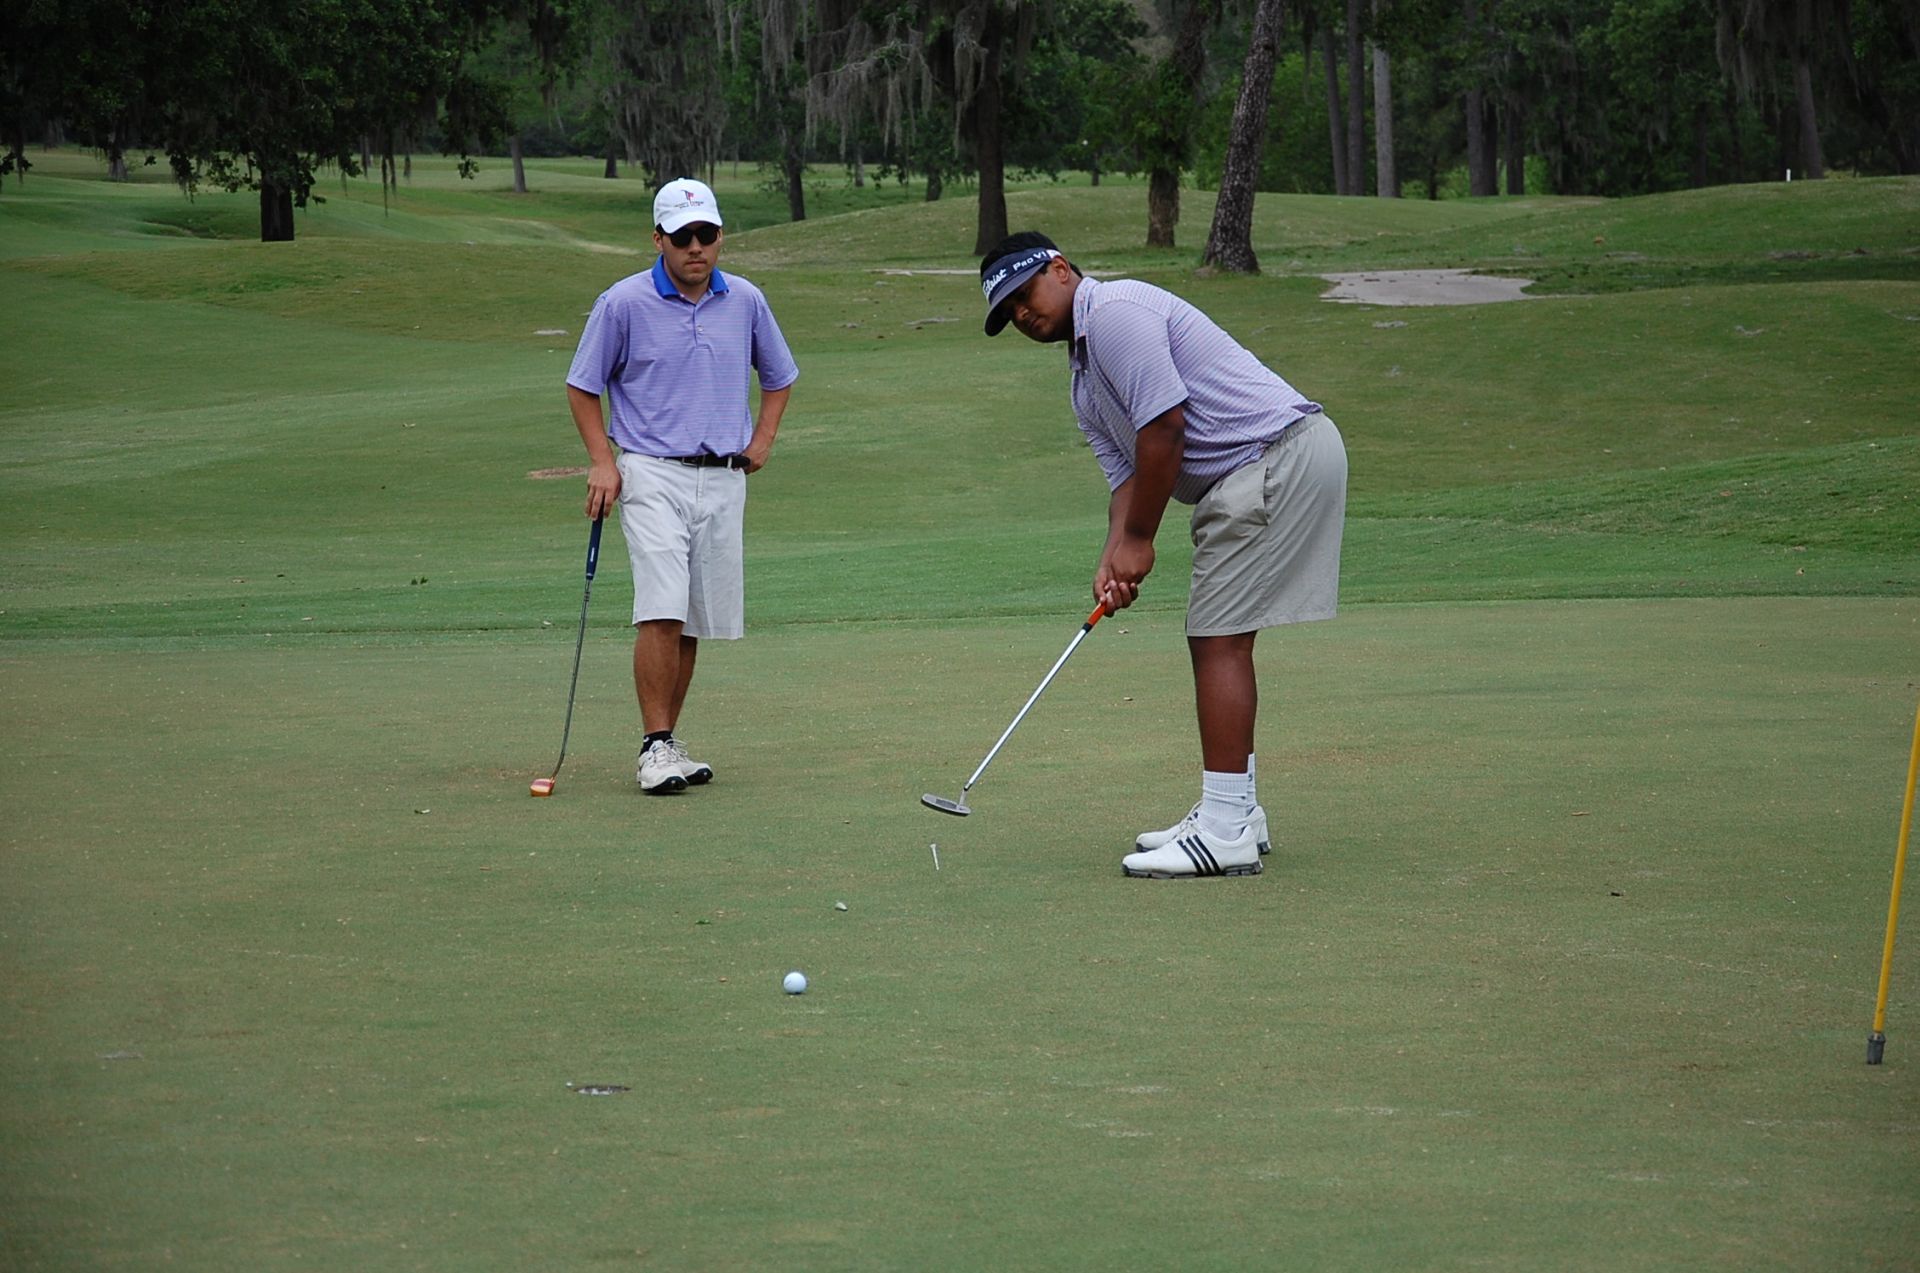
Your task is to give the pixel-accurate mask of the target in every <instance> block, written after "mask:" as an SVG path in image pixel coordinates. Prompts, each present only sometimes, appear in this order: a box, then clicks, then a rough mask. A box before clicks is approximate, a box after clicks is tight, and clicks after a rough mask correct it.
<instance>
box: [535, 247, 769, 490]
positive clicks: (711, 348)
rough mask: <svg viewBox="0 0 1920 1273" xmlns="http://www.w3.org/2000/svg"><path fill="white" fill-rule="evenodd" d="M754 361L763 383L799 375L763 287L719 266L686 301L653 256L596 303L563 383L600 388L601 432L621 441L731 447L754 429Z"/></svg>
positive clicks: (724, 451)
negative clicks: (604, 416)
mask: <svg viewBox="0 0 1920 1273" xmlns="http://www.w3.org/2000/svg"><path fill="white" fill-rule="evenodd" d="M750 370H752V371H758V372H759V373H760V389H761V391H762V392H763V393H772V392H775V391H777V390H781V389H785V388H786V387H787V386H788V385H790V384H792V383H793V382H794V381H795V380H798V379H799V378H800V368H799V367H798V366H796V365H795V363H794V361H793V354H792V352H791V351H789V350H788V348H787V341H786V338H785V337H784V336H782V335H781V334H780V325H779V324H778V323H776V322H775V321H774V320H773V310H772V309H770V308H769V307H768V305H767V298H766V296H765V295H764V294H763V293H762V292H761V291H760V289H759V288H757V287H755V286H754V285H753V284H752V283H749V282H748V281H747V280H746V279H743V278H741V277H739V276H738V275H732V276H729V275H724V274H722V273H721V272H720V271H719V270H717V269H716V270H715V271H714V272H713V281H712V283H711V285H710V286H709V287H708V290H707V294H706V295H705V296H702V297H701V298H700V300H699V301H698V302H697V303H694V302H689V301H688V300H687V298H686V297H684V296H682V295H680V292H679V290H678V289H676V288H675V287H674V285H673V280H672V279H671V278H669V277H668V276H667V267H666V261H665V260H664V259H659V260H656V261H654V263H653V268H652V269H651V270H648V271H646V272H644V273H640V274H634V275H631V276H629V277H627V278H623V279H621V280H620V281H619V282H618V283H615V284H614V285H613V286H612V287H610V288H608V289H607V290H606V291H604V292H602V293H601V294H600V299H598V300H596V301H595V302H594V303H593V313H592V314H591V315H589V316H588V318H587V326H586V330H584V331H582V332H581V333H580V348H579V349H578V350H576V351H575V352H574V355H573V366H572V367H571V368H569V369H568V371H567V383H568V384H570V385H572V386H573V387H574V388H576V389H579V390H581V391H582V392H584V393H591V394H599V393H602V392H604V393H606V395H607V398H608V401H609V404H610V407H611V410H610V412H609V418H608V421H607V433H608V435H609V436H610V437H612V438H613V441H614V445H616V446H618V447H619V448H620V449H621V450H622V451H637V452H639V453H640V454H642V455H698V454H700V453H702V452H711V453H712V454H714V455H737V454H738V453H739V452H741V451H743V450H745V449H746V445H747V443H748V441H750V440H751V439H752V437H753V415H752V413H751V411H750V410H749V403H748V373H749V371H750Z"/></svg>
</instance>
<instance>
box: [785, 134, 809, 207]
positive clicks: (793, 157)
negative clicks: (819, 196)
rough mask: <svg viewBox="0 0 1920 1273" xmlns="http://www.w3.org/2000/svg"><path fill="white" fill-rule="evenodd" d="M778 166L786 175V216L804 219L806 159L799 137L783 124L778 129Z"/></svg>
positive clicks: (805, 205)
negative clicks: (802, 152)
mask: <svg viewBox="0 0 1920 1273" xmlns="http://www.w3.org/2000/svg"><path fill="white" fill-rule="evenodd" d="M780 168H781V171H782V172H783V173H784V174H785V176H786V184H787V217H788V219H789V220H792V221H805V220H806V219H807V187H806V175H807V160H806V156H805V155H803V154H801V152H800V139H799V138H798V137H796V136H795V135H794V133H793V130H792V129H791V128H788V127H786V126H784V125H783V126H782V127H781V129H780Z"/></svg>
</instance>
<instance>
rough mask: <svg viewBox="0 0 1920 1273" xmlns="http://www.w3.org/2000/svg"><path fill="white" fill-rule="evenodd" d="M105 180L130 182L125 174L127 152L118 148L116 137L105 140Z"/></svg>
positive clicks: (117, 138) (118, 140) (129, 177)
mask: <svg viewBox="0 0 1920 1273" xmlns="http://www.w3.org/2000/svg"><path fill="white" fill-rule="evenodd" d="M107 180H108V181H131V180H132V177H131V176H129V175H128V173H127V152H126V151H125V150H123V149H121V147H120V139H119V137H117V136H114V137H109V138H108V139H107Z"/></svg>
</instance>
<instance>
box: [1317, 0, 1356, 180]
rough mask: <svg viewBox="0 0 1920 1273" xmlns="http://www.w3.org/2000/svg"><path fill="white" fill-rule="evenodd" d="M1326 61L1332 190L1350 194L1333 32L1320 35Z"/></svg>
mask: <svg viewBox="0 0 1920 1273" xmlns="http://www.w3.org/2000/svg"><path fill="white" fill-rule="evenodd" d="M1320 47H1321V51H1322V52H1323V53H1325V54H1326V63H1327V142H1328V144H1329V145H1330V146H1331V147H1332V148H1333V192H1334V193H1335V194H1351V193H1353V191H1352V190H1351V188H1350V187H1349V186H1348V184H1347V132H1346V127H1345V123H1346V117H1345V116H1344V115H1342V114H1341V113H1340V55H1339V54H1338V53H1337V52H1335V51H1334V47H1333V32H1331V31H1327V32H1325V33H1324V34H1323V35H1322V37H1321V46H1320Z"/></svg>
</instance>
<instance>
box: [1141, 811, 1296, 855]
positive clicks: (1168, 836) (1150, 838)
mask: <svg viewBox="0 0 1920 1273" xmlns="http://www.w3.org/2000/svg"><path fill="white" fill-rule="evenodd" d="M1247 825H1248V826H1250V827H1252V828H1253V838H1254V840H1255V841H1256V842H1257V843H1258V844H1259V845H1260V852H1261V853H1262V854H1263V855H1264V854H1268V853H1271V852H1273V843H1272V841H1271V840H1269V839H1268V838H1267V811H1266V810H1265V809H1263V808H1261V807H1260V806H1259V805H1255V806H1253V812H1252V813H1251V814H1249V815H1248V817H1247ZM1199 829H1200V806H1199V805H1197V804H1196V805H1194V806H1193V808H1191V809H1189V810H1187V816H1186V817H1184V818H1182V819H1180V821H1178V822H1176V823H1174V824H1173V825H1172V826H1170V827H1168V828H1167V829H1166V830H1165V831H1142V832H1141V833H1140V835H1139V837H1138V838H1137V839H1135V840H1134V842H1133V847H1134V848H1135V849H1136V850H1137V851H1139V852H1141V853H1151V852H1153V851H1154V850H1155V849H1158V848H1164V847H1165V846H1167V845H1169V844H1172V843H1173V842H1174V841H1175V840H1177V839H1179V838H1180V837H1181V836H1183V835H1185V834H1186V833H1187V832H1189V831H1198V830H1199Z"/></svg>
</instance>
